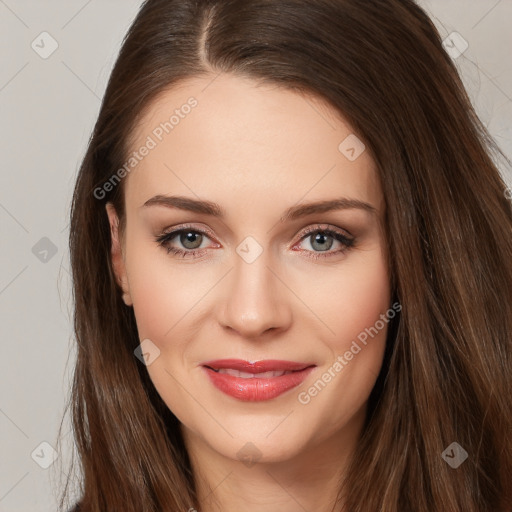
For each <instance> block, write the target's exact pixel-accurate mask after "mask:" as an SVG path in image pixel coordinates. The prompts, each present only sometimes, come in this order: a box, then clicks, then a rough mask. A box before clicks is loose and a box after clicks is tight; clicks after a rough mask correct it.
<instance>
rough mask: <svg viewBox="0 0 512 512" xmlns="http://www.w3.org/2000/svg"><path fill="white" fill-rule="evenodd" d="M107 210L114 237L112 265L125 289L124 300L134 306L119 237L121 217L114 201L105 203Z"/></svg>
mask: <svg viewBox="0 0 512 512" xmlns="http://www.w3.org/2000/svg"><path fill="white" fill-rule="evenodd" d="M105 209H106V210H107V215H108V220H109V223H110V237H111V239H112V246H111V248H110V254H111V258H112V267H113V268H114V273H115V275H116V280H117V284H118V285H119V286H120V287H121V289H122V290H123V301H124V303H125V304H126V305H127V306H132V305H133V302H132V299H131V296H130V286H129V284H128V276H127V274H126V266H125V262H124V254H123V248H122V245H121V242H120V237H119V217H118V216H117V213H116V210H115V208H114V205H113V204H112V203H110V202H109V203H107V204H106V205H105Z"/></svg>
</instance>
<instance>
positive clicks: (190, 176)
mask: <svg viewBox="0 0 512 512" xmlns="http://www.w3.org/2000/svg"><path fill="white" fill-rule="evenodd" d="M131 140H132V142H131V151H135V152H139V160H138V161H137V164H136V166H134V168H133V171H131V172H130V173H129V176H128V178H125V179H127V180H128V181H127V184H126V185H127V187H126V201H127V204H128V205H130V204H132V203H133V204H135V203H136V204H137V206H139V205H142V204H143V202H144V201H145V200H146V199H148V198H149V197H151V196H152V195H155V194H166V193H169V194H170V193H182V194H188V195H196V196H199V197H204V198H207V199H212V200H216V199H218V200H219V202H226V201H227V200H229V201H230V202H232V204H233V206H234V207H235V206H236V203H237V202H238V206H241V207H243V206H244V205H245V206H247V205H248V204H249V203H250V204H252V205H258V204H259V205H260V206H265V205H267V206H271V205H272V204H275V202H276V201H279V202H281V203H282V202H286V203H290V204H292V203H296V202H298V201H299V200H300V199H301V198H302V197H304V196H305V195H307V200H311V201H312V200H315V199H325V198H326V196H329V198H334V197H336V196H339V195H343V196H350V197H355V198H358V199H361V200H366V201H370V202H373V204H374V205H375V206H376V207H377V208H378V209H379V210H380V209H381V206H382V199H383V198H382V196H381V191H380V184H379V180H378V178H377V172H376V168H375V164H374V161H373V159H372V158H371V156H370V154H369V152H368V151H366V150H364V149H363V147H364V146H363V145H362V143H361V141H360V140H359V139H358V138H357V135H356V134H355V133H354V132H353V129H352V128H351V126H350V125H349V124H348V123H347V122H346V121H345V120H344V118H343V117H342V116H341V114H340V113H339V112H338V111H337V110H336V109H334V108H332V107H331V106H329V105H328V104H327V103H326V102H324V101H322V100H321V99H320V98H318V97H316V96H313V95H306V94H301V93H299V92H295V91H291V90H289V89H284V88H282V87H278V86H276V85H269V84H258V83H257V82H255V81H253V80H250V79H247V78H241V77H236V76H233V75H226V74H221V75H219V76H215V75H210V76H206V77H197V78H193V79H189V80H187V81H186V82H182V83H180V84H179V85H178V86H176V87H173V88H170V89H168V90H166V91H163V92H162V93H160V94H159V95H158V97H157V98H156V99H155V100H154V101H153V102H152V103H151V104H150V105H149V107H148V108H147V109H146V111H145V112H144V115H143V116H142V117H141V118H140V120H139V122H138V123H137V125H136V127H135V128H134V130H133V134H132V138H131ZM144 146H146V147H150V150H149V151H140V150H141V149H142V148H143V147H144ZM347 150H348V152H347ZM142 152H144V153H145V156H143V157H141V156H140V153H142ZM354 156H355V157H356V158H355V159H354ZM349 157H350V158H349Z"/></svg>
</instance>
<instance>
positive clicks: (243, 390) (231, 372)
mask: <svg viewBox="0 0 512 512" xmlns="http://www.w3.org/2000/svg"><path fill="white" fill-rule="evenodd" d="M315 366H316V365H315V364H313V363H297V362H293V361H280V360H275V359H272V360H270V359H267V360H262V361H256V362H254V363H250V362H249V361H243V360H241V359H217V360H213V361H207V362H205V363H203V364H202V367H203V368H204V371H205V372H206V373H207V375H208V377H209V378H210V381H211V382H212V384H213V385H214V386H215V387H216V388H217V389H219V390H220V391H222V392H224V393H226V394H227V395H230V396H232V397H234V398H237V399H238V400H242V401H250V402H256V401H262V400H270V399H272V398H275V397H277V396H279V395H281V394H282V393H284V392H286V391H288V390H290V389H292V388H294V387H296V386H298V385H299V384H301V383H302V382H303V381H304V379H305V378H306V377H307V376H308V375H309V374H310V373H311V371H312V370H313V369H314V368H315Z"/></svg>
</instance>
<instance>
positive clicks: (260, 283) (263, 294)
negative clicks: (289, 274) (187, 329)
mask: <svg viewBox="0 0 512 512" xmlns="http://www.w3.org/2000/svg"><path fill="white" fill-rule="evenodd" d="M266 254H267V253H266V252H265V251H264V252H263V253H262V254H261V255H260V256H259V257H258V258H257V259H256V261H253V262H252V263H247V262H246V261H244V260H243V259H242V258H241V257H238V256H235V262H234V268H233V270H232V271H231V272H229V274H228V275H227V276H226V278H225V279H224V281H225V282H224V289H223V294H222V295H223V297H224V299H223V301H222V303H221V304H220V308H219V313H218V315H219V319H218V320H219V323H220V324H221V326H222V327H223V328H224V329H229V330H231V331H234V332H236V333H237V334H238V335H239V336H240V337H243V338H244V339H256V338H260V337H262V336H264V335H265V334H266V333H267V331H274V332H280V331H285V330H287V329H288V328H289V326H290V325H291V322H292V310H291V304H290V299H291V296H292V295H293V294H292V293H291V291H290V290H289V289H288V288H287V286H286V284H284V283H283V281H282V278H280V276H279V272H278V271H276V269H275V268H273V266H272V262H271V261H269V259H268V258H267V257H266Z"/></svg>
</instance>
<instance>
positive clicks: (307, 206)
mask: <svg viewBox="0 0 512 512" xmlns="http://www.w3.org/2000/svg"><path fill="white" fill-rule="evenodd" d="M148 206H165V207H167V208H178V209H180V210H187V211H191V212H195V213H202V214H204V215H211V216H213V217H218V218H220V219H223V218H225V216H226V214H225V212H224V210H223V209H222V208H221V206H220V205H219V204H217V203H214V202H212V201H205V200H198V199H193V198H191V197H185V196H164V195H156V196H154V197H152V198H151V199H148V200H147V201H146V202H145V203H144V204H143V205H142V207H148ZM348 209H360V210H364V211H366V212H368V213H370V214H371V215H377V209H376V208H375V207H374V206H372V205H371V204H369V203H366V202H364V201H361V200H359V199H353V198H346V197H341V198H338V199H330V200H325V201H317V202H312V203H303V204H300V205H298V206H292V207H290V208H288V209H287V210H286V211H285V212H284V214H283V215H282V217H281V218H280V222H286V221H290V220H296V219H298V218H301V217H306V216H308V215H313V214H317V213H326V212H330V211H336V210H348Z"/></svg>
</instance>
